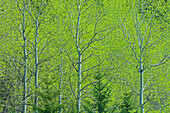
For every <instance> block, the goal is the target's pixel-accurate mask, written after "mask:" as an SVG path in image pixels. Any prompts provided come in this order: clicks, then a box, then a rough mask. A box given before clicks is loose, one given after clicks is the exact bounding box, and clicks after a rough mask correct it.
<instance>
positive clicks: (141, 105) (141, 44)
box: [138, 0, 144, 113]
mask: <svg viewBox="0 0 170 113" xmlns="http://www.w3.org/2000/svg"><path fill="white" fill-rule="evenodd" d="M143 19H144V18H143V0H142V13H141V20H143ZM138 27H139V25H138ZM138 33H139V32H138ZM138 36H139V37H140V38H141V40H140V43H139V44H140V45H139V47H140V61H139V63H140V67H139V73H140V112H141V113H144V105H143V71H144V69H143V60H142V59H143V40H144V38H143V36H142V33H141V29H140V33H139V35H138Z"/></svg>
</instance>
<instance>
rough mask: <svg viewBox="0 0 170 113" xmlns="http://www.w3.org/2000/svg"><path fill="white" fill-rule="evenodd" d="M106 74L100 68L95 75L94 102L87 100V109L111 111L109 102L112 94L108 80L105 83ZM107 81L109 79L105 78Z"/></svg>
mask: <svg viewBox="0 0 170 113" xmlns="http://www.w3.org/2000/svg"><path fill="white" fill-rule="evenodd" d="M105 77H106V74H105V73H103V72H101V71H100V70H98V72H96V74H95V75H94V81H95V83H94V84H93V86H92V92H91V94H92V102H90V101H86V102H87V105H88V107H87V106H84V108H85V111H88V112H89V113H93V111H97V112H98V113H106V112H108V111H109V107H108V102H109V101H110V100H109V98H110V96H111V90H110V89H109V87H108V82H107V83H105V82H104V79H105ZM105 81H107V80H105Z"/></svg>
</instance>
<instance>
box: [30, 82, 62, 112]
mask: <svg viewBox="0 0 170 113" xmlns="http://www.w3.org/2000/svg"><path fill="white" fill-rule="evenodd" d="M44 82H45V84H44V88H43V90H42V91H38V95H39V99H40V100H41V104H40V106H39V107H35V106H34V105H33V107H34V109H35V108H37V109H38V111H39V113H56V112H57V111H59V108H60V107H62V105H58V103H57V99H58V96H59V92H60V91H59V90H57V89H56V88H55V86H54V85H53V83H54V81H53V80H48V79H46V80H45V81H44Z"/></svg>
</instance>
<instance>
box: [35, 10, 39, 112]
mask: <svg viewBox="0 0 170 113" xmlns="http://www.w3.org/2000/svg"><path fill="white" fill-rule="evenodd" d="M38 18H39V11H38V13H37V16H36V22H35V23H36V31H35V34H36V36H35V88H36V91H35V106H38V93H37V91H38V52H37V40H38V27H39V26H38ZM35 113H38V110H37V109H36V108H35Z"/></svg>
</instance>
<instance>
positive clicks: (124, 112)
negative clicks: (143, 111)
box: [120, 92, 138, 113]
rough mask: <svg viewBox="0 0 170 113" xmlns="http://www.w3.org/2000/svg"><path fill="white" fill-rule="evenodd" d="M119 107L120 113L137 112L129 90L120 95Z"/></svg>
mask: <svg viewBox="0 0 170 113" xmlns="http://www.w3.org/2000/svg"><path fill="white" fill-rule="evenodd" d="M120 109H121V112H120V113H138V112H137V107H136V105H135V103H134V100H133V98H132V93H131V92H130V93H128V92H126V93H125V94H124V96H123V97H122V103H121V105H120Z"/></svg>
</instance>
